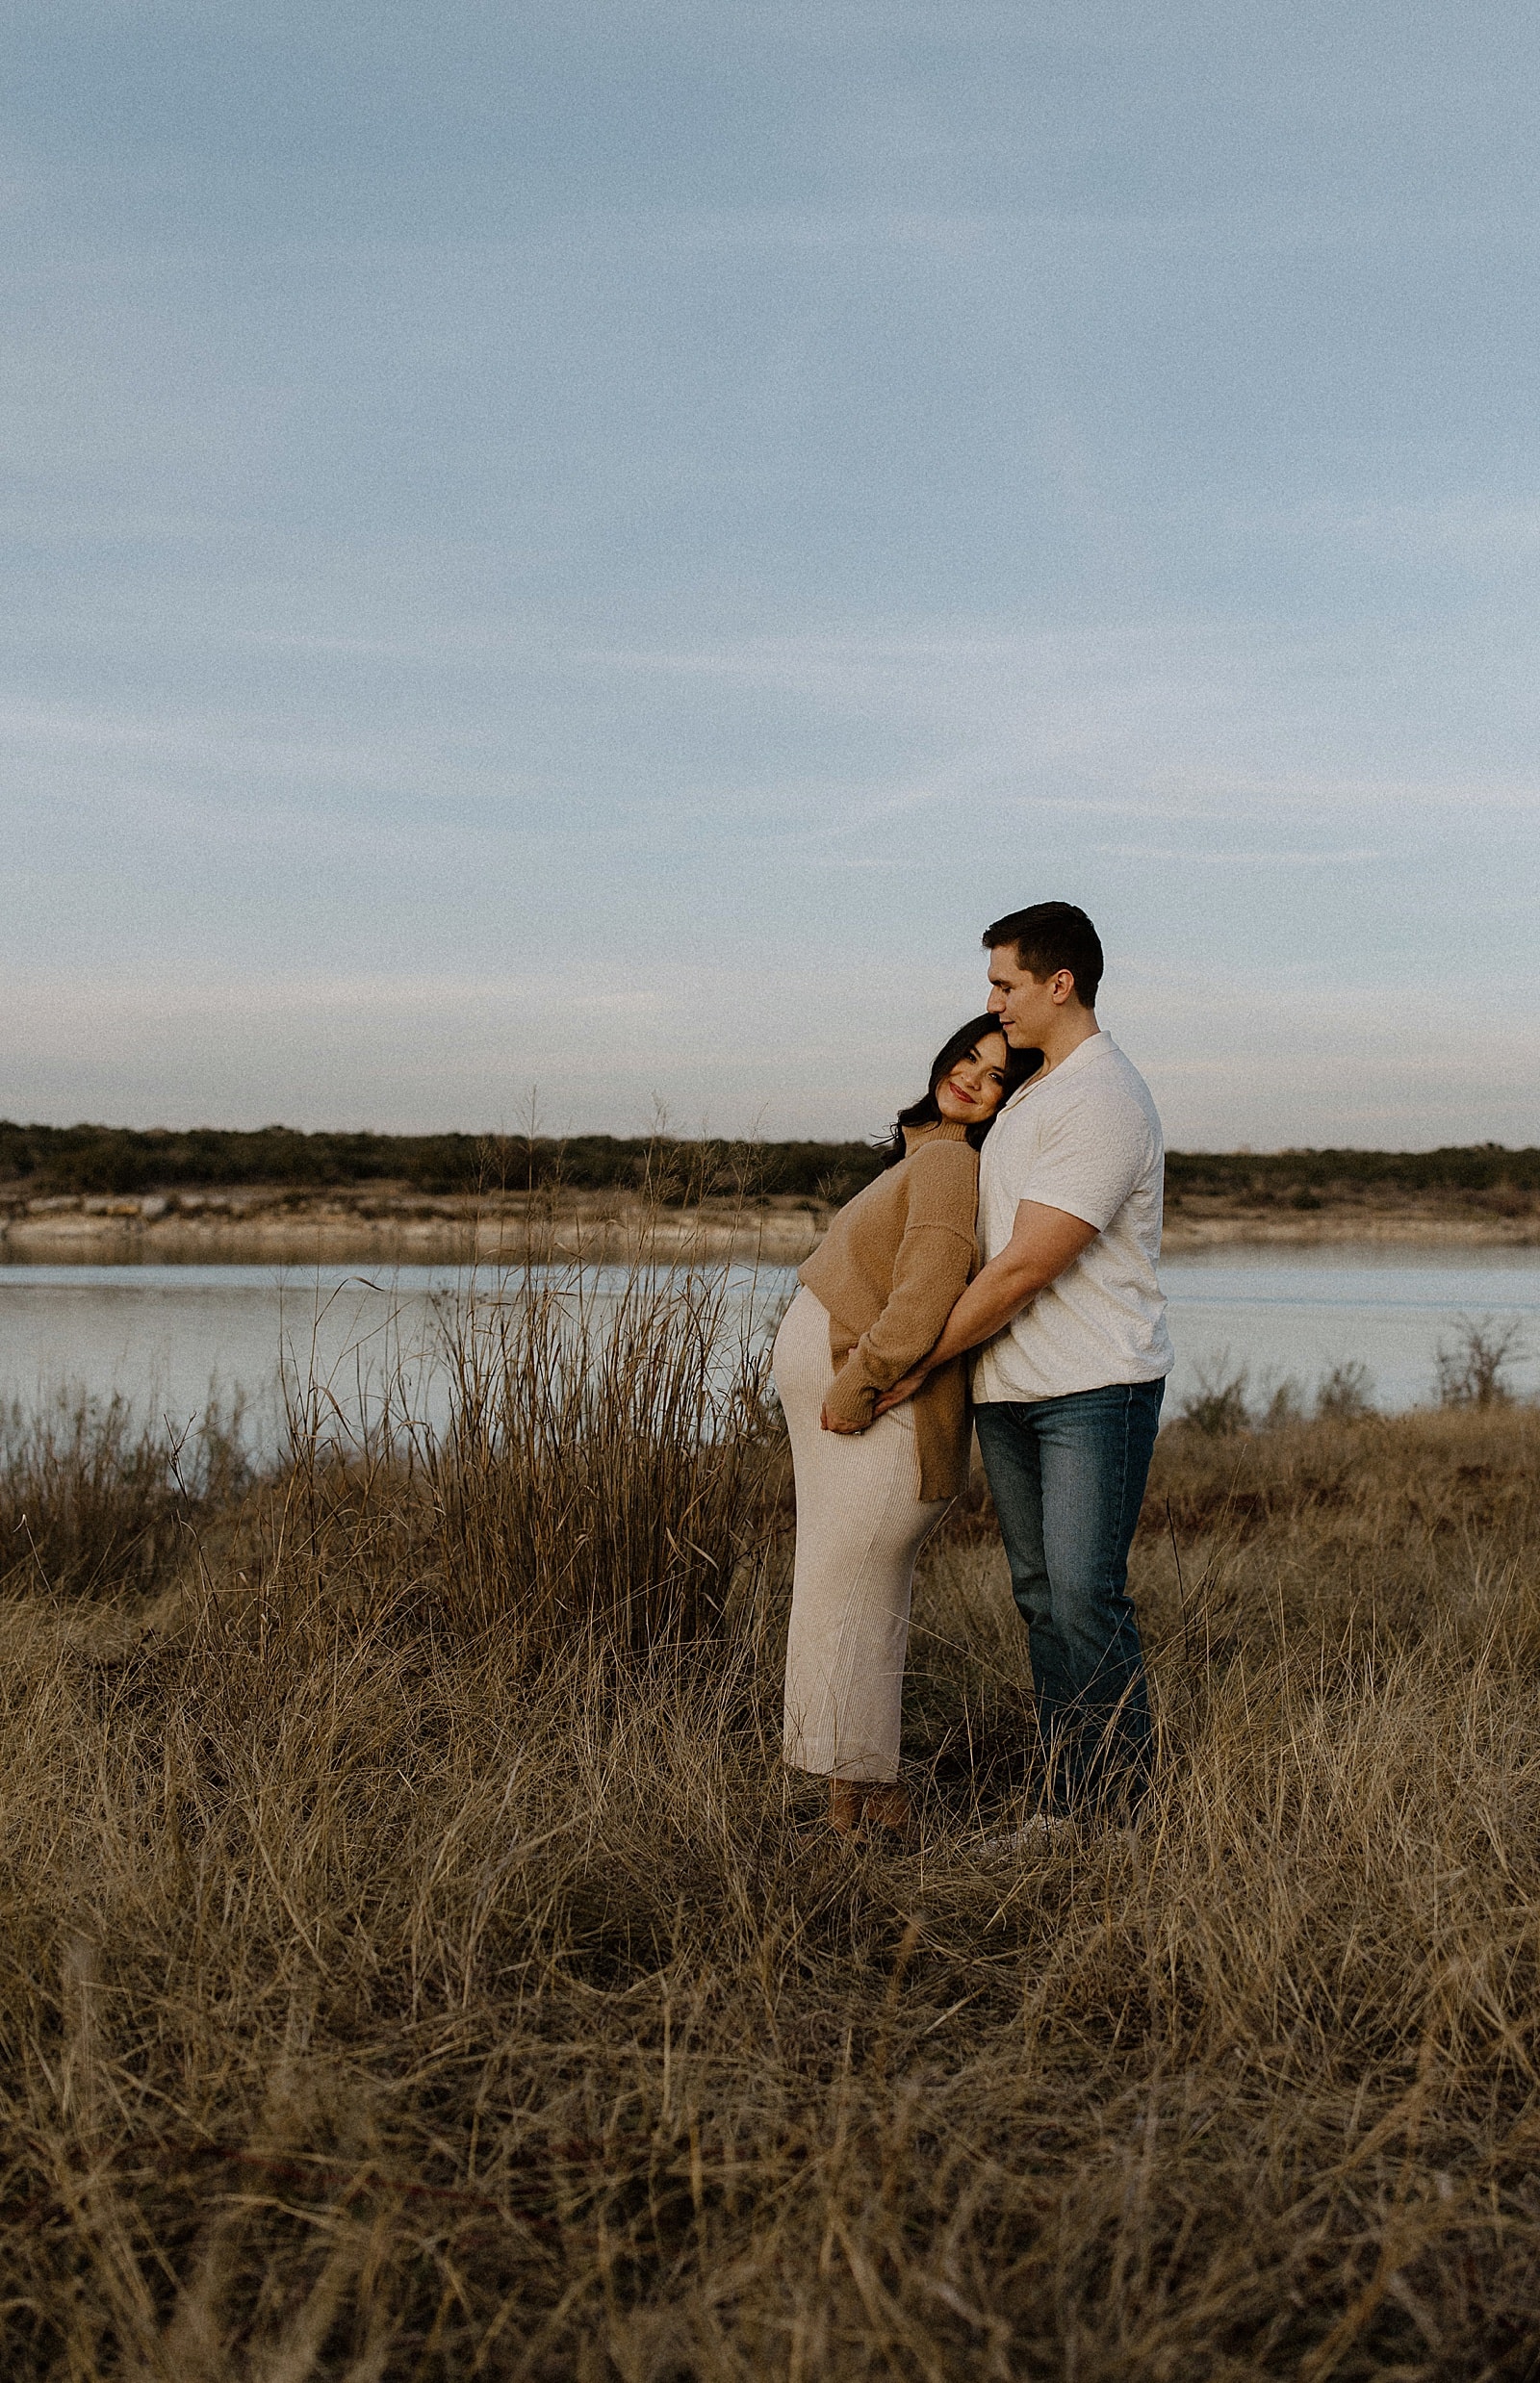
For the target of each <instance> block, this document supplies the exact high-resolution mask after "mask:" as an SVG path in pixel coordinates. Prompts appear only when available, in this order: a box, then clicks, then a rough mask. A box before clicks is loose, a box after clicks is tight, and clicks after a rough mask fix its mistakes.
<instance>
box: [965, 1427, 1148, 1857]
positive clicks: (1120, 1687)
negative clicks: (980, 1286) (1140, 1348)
mask: <svg viewBox="0 0 1540 2383" xmlns="http://www.w3.org/2000/svg"><path fill="white" fill-rule="evenodd" d="M1165 1388H1166V1385H1165V1383H1164V1382H1114V1383H1111V1384H1109V1386H1108V1387H1107V1388H1106V1389H1105V1390H1081V1391H1076V1392H1075V1393H1074V1394H1073V1395H1072V1396H1069V1397H1066V1398H1033V1399H1026V1400H1023V1401H1021V1402H1019V1403H1017V1402H1016V1401H1014V1400H1012V1401H1010V1402H1007V1401H1004V1400H1000V1401H991V1403H990V1404H988V1405H987V1406H978V1407H975V1408H974V1410H973V1420H974V1422H975V1423H976V1424H977V1426H978V1433H979V1447H980V1448H981V1449H982V1450H983V1452H984V1469H985V1472H986V1473H988V1476H989V1488H990V1491H991V1492H992V1494H993V1497H994V1507H995V1512H996V1514H997V1515H998V1516H999V1518H1000V1532H1001V1536H1002V1537H1003V1538H1004V1540H1005V1550H1006V1554H1007V1556H1008V1557H1009V1558H1010V1563H1011V1586H1012V1588H1013V1590H1014V1593H1015V1601H1016V1605H1017V1607H1018V1609H1019V1611H1020V1614H1021V1617H1022V1619H1023V1621H1024V1622H1025V1623H1026V1625H1027V1627H1028V1630H1029V1631H1030V1632H1031V1640H1032V1678H1033V1684H1034V1686H1035V1687H1036V1689H1037V1696H1038V1731H1039V1736H1040V1741H1041V1745H1042V1751H1043V1758H1044V1762H1045V1765H1046V1799H1045V1802H1046V1808H1047V1809H1048V1810H1049V1811H1052V1812H1071V1811H1074V1810H1076V1809H1084V1808H1085V1807H1086V1806H1092V1807H1094V1806H1100V1805H1105V1804H1125V1805H1134V1804H1137V1803H1138V1801H1139V1799H1140V1797H1141V1796H1142V1794H1143V1792H1144V1789H1145V1788H1146V1787H1147V1786H1148V1784H1149V1777H1150V1751H1151V1750H1150V1722H1149V1699H1148V1696H1147V1694H1146V1691H1145V1686H1144V1652H1143V1649H1142V1646H1141V1645H1140V1640H1139V1622H1138V1619H1137V1617H1136V1616H1135V1612H1134V1605H1133V1600H1132V1599H1131V1598H1130V1597H1129V1595H1128V1591H1127V1581H1128V1549H1129V1543H1130V1542H1131V1540H1132V1539H1133V1536H1134V1526H1135V1525H1136V1524H1137V1523H1138V1521H1139V1509H1140V1502H1141V1500H1142V1498H1143V1495H1144V1481H1145V1477H1146V1475H1147V1474H1148V1473H1149V1460H1150V1455H1151V1452H1152V1451H1153V1449H1154V1447H1155V1432H1156V1428H1157V1426H1158V1424H1159V1422H1160V1414H1161V1396H1162V1393H1163V1392H1164V1390H1165Z"/></svg>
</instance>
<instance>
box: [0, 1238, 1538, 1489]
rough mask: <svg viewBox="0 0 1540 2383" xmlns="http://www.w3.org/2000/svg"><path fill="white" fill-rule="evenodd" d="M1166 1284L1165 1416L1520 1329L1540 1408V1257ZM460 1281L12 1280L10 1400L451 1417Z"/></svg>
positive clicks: (403, 1274) (266, 1413)
mask: <svg viewBox="0 0 1540 2383" xmlns="http://www.w3.org/2000/svg"><path fill="white" fill-rule="evenodd" d="M1162 1272H1163V1276H1164V1280H1165V1283H1166V1288H1167V1292H1168V1296H1169V1299H1170V1303H1171V1335H1172V1339H1173V1340H1174V1342H1175V1344H1176V1350H1177V1371H1176V1373H1175V1375H1174V1377H1173V1379H1172V1383H1171V1386H1170V1389H1169V1391H1168V1397H1167V1413H1168V1415H1169V1414H1170V1413H1172V1412H1173V1411H1174V1409H1175V1407H1176V1406H1177V1405H1178V1404H1179V1403H1180V1401H1181V1400H1182V1398H1183V1397H1185V1396H1187V1395H1188V1394H1189V1393H1190V1392H1191V1391H1192V1390H1193V1388H1194V1387H1195V1386H1196V1385H1197V1383H1198V1381H1199V1379H1200V1377H1201V1376H1203V1375H1205V1374H1206V1375H1208V1377H1209V1378H1210V1379H1214V1378H1217V1377H1219V1376H1220V1375H1223V1374H1228V1373H1233V1372H1235V1371H1238V1370H1239V1369H1240V1368H1241V1367H1243V1366H1244V1367H1245V1369H1246V1371H1247V1373H1248V1376H1249V1380H1250V1384H1251V1389H1252V1393H1253V1395H1256V1394H1257V1393H1261V1394H1263V1395H1264V1396H1265V1395H1266V1394H1267V1392H1268V1391H1269V1390H1270V1389H1271V1388H1273V1387H1275V1386H1276V1385H1277V1384H1279V1383H1280V1382H1282V1381H1284V1380H1285V1379H1291V1380H1293V1381H1295V1382H1296V1383H1297V1384H1298V1386H1299V1388H1300V1389H1301V1391H1302V1392H1303V1393H1304V1394H1305V1395H1306V1396H1309V1394H1310V1393H1311V1392H1312V1391H1313V1390H1314V1388H1315V1386H1316V1384H1317V1383H1318V1382H1319V1381H1320V1379H1321V1378H1322V1375H1323V1374H1324V1373H1326V1372H1328V1371H1330V1369H1331V1368H1332V1367H1334V1366H1339V1365H1347V1364H1358V1365H1362V1366H1365V1367H1367V1368H1368V1370H1369V1372H1370V1373H1371V1375H1372V1376H1373V1396H1374V1398H1375V1401H1376V1403H1377V1404H1378V1405H1380V1406H1382V1407H1385V1408H1387V1409H1391V1408H1399V1407H1407V1406H1413V1405H1416V1404H1419V1403H1420V1402H1423V1401H1424V1400H1427V1399H1430V1398H1431V1397H1432V1396H1434V1395H1435V1384H1436V1372H1435V1366H1436V1357H1437V1351H1438V1348H1439V1345H1440V1343H1441V1342H1446V1343H1452V1342H1453V1341H1454V1339H1455V1338H1456V1337H1457V1335H1458V1332H1459V1330H1460V1325H1461V1320H1462V1319H1465V1318H1469V1319H1472V1320H1477V1321H1479V1320H1484V1319H1491V1320H1493V1321H1494V1322H1495V1323H1496V1325H1497V1326H1498V1327H1499V1328H1500V1329H1501V1328H1503V1327H1506V1326H1509V1325H1512V1326H1514V1327H1516V1328H1517V1331H1518V1333H1519V1335H1520V1340H1521V1344H1522V1349H1523V1352H1524V1353H1523V1354H1522V1356H1521V1357H1520V1358H1519V1360H1518V1361H1517V1362H1516V1363H1514V1364H1513V1366H1512V1367H1511V1370H1510V1374H1509V1379H1510V1381H1511V1384H1512V1387H1513V1388H1514V1389H1515V1390H1516V1391H1518V1392H1519V1393H1520V1394H1521V1395H1524V1396H1535V1395H1536V1394H1540V1250H1533V1251H1530V1250H1511V1249H1494V1250H1487V1251H1484V1250H1469V1249H1462V1250H1459V1251H1437V1250H1429V1251H1423V1250H1404V1249H1402V1250H1382V1249H1372V1248H1351V1247H1334V1248H1323V1249H1319V1250H1311V1249H1299V1250H1289V1251H1287V1252H1280V1251H1277V1250H1272V1249H1242V1248H1229V1249H1224V1250H1219V1251H1214V1252H1212V1253H1208V1254H1204V1255H1201V1256H1186V1257H1180V1258H1171V1259H1168V1261H1167V1262H1166V1264H1165V1266H1164V1268H1163V1269H1162ZM735 1282H736V1289H737V1292H738V1295H739V1296H740V1297H743V1298H748V1297H751V1296H755V1297H757V1298H758V1299H760V1300H762V1301H763V1302H764V1303H765V1307H766V1310H767V1312H768V1311H769V1309H771V1308H772V1307H774V1306H775V1305H776V1304H778V1303H779V1300H780V1299H781V1298H782V1297H783V1296H784V1295H785V1293H786V1291H787V1289H788V1288H789V1285H790V1282H791V1276H790V1275H789V1274H782V1273H772V1274H764V1273H761V1274H760V1275H759V1276H758V1277H757V1282H756V1280H755V1278H753V1277H752V1276H751V1275H750V1274H749V1272H748V1269H746V1268H744V1269H737V1270H736V1272H735ZM465 1283H466V1277H465V1275H464V1274H463V1273H461V1272H459V1271H457V1270H456V1269H455V1268H449V1267H421V1266H419V1267H399V1268H396V1269H394V1271H393V1270H390V1269H372V1270H368V1271H365V1270H362V1269H360V1268H347V1267H327V1268H321V1269H319V1270H318V1269H316V1268H309V1269H305V1270H300V1269H292V1270H289V1271H287V1272H285V1271H281V1270H280V1269H278V1268H273V1267H270V1266H0V1400H3V1401H4V1402H5V1403H6V1404H7V1405H9V1404H10V1403H11V1402H12V1401H13V1400H19V1401H20V1402H21V1403H22V1405H24V1406H27V1407H31V1406H34V1405H36V1404H38V1403H39V1401H41V1400H43V1399H46V1398H48V1397H50V1396H52V1395H54V1394H55V1393H56V1392H58V1391H59V1390H60V1389H63V1388H66V1387H67V1388H70V1389H81V1390H85V1391H87V1392H89V1393H91V1394H94V1395H96V1396H105V1395H106V1394H108V1393H110V1392H113V1391H115V1390H116V1391H119V1392H121V1393H123V1394H124V1395H125V1396H127V1397H128V1398H129V1399H130V1400H132V1401H133V1403H134V1404H135V1405H136V1406H137V1407H138V1408H140V1409H141V1411H143V1412H146V1413H150V1414H158V1415H164V1416H166V1417H167V1418H169V1419H171V1420H172V1421H173V1422H177V1423H182V1422H186V1421H188V1420H189V1419H190V1418H191V1417H192V1416H194V1415H196V1414H198V1413H200V1412H201V1410H202V1408H203V1406H204V1405H205V1403H206V1401H207V1399H208V1396H209V1394H210V1390H211V1387H212V1388H215V1389H218V1390H219V1391H221V1392H222V1393H223V1394H224V1395H225V1396H229V1395H230V1394H232V1393H235V1392H238V1391H239V1392H240V1393H241V1394H242V1395H243V1396H244V1401H245V1406H246V1414H247V1424H246V1429H247V1435H248V1437H249V1439H250V1440H251V1442H252V1444H253V1446H254V1447H255V1448H257V1449H258V1450H259V1451H263V1452H267V1451H270V1450H271V1449H272V1448H274V1447H275V1446H276V1445H277V1443H278V1439H279V1436H280V1431H281V1418H282V1404H281V1399H280V1396H279V1392H278V1380H279V1361H280V1352H282V1353H283V1355H284V1357H285V1358H286V1360H287V1362H288V1364H289V1366H290V1368H291V1370H292V1371H295V1370H296V1371H298V1373H299V1375H300V1376H301V1377H302V1378H303V1377H308V1376H309V1375H310V1374H311V1372H312V1371H315V1372H317V1373H318V1374H319V1375H320V1376H321V1377H322V1378H323V1379H325V1380H326V1381H327V1382H328V1383H329V1384H330V1385H331V1388H332V1390H333V1392H334V1394H335V1396H337V1398H338V1400H339V1403H340V1404H341V1405H342V1406H343V1408H344V1410H345V1411H348V1410H350V1409H351V1408H352V1407H353V1406H354V1404H355V1401H356V1399H357V1396H358V1395H359V1390H360V1387H361V1386H365V1385H368V1384H370V1383H377V1382H378V1380H379V1379H380V1378H381V1376H382V1375H383V1373H384V1372H385V1371H387V1370H391V1369H396V1368H399V1369H400V1370H401V1371H404V1373H405V1374H406V1376H407V1378H408V1379H411V1380H415V1381H416V1382H418V1383H419V1385H420V1386H421V1387H422V1398H423V1403H424V1405H425V1406H426V1407H427V1408H428V1409H429V1410H431V1409H432V1408H434V1407H436V1406H437V1405H438V1404H439V1400H438V1399H437V1397H435V1396H433V1394H432V1391H431V1386H430V1384H429V1382H428V1376H429V1375H430V1373H431V1363H430V1358H429V1352H430V1351H431V1349H432V1348H433V1346H434V1345H435V1336H436V1332H437V1330H438V1328H439V1324H440V1321H441V1320H442V1318H443V1316H444V1314H445V1312H446V1308H447V1307H452V1305H453V1303H454V1301H455V1299H456V1297H457V1296H458V1295H460V1294H463V1291H464V1288H465ZM490 1285H491V1277H490V1276H488V1277H486V1278H485V1280H484V1281H483V1285H482V1287H483V1288H489V1287H490Z"/></svg>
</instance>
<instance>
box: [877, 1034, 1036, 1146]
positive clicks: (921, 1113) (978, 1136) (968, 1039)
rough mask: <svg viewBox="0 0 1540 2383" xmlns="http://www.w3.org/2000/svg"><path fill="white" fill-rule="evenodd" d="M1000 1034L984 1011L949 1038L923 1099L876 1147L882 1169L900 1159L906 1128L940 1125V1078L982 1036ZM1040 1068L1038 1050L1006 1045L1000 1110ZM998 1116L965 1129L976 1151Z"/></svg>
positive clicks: (934, 1064)
mask: <svg viewBox="0 0 1540 2383" xmlns="http://www.w3.org/2000/svg"><path fill="white" fill-rule="evenodd" d="M1002 1032H1003V1029H1002V1027H1001V1024H1000V1021H999V1019H998V1018H997V1017H990V1016H989V1014H988V1012H986V1013H985V1014H984V1016H983V1017H970V1018H969V1020H968V1022H967V1024H966V1025H965V1026H960V1027H959V1028H958V1030H957V1033H956V1034H955V1035H948V1037H947V1038H946V1040H945V1041H944V1042H943V1043H942V1045H941V1047H940V1049H939V1050H938V1051H937V1054H936V1057H935V1058H934V1059H933V1060H932V1062H931V1081H930V1083H929V1085H928V1086H927V1088H926V1092H925V1097H924V1099H923V1100H914V1101H911V1103H910V1105H909V1107H908V1108H907V1109H901V1110H900V1111H899V1113H898V1115H897V1116H896V1117H895V1118H894V1119H893V1130H892V1133H891V1135H890V1136H889V1137H888V1139H887V1140H886V1141H880V1142H879V1143H878V1145H877V1147H878V1149H879V1150H880V1151H881V1152H882V1157H883V1165H884V1166H897V1165H898V1162H899V1160H900V1159H901V1158H902V1157H903V1155H904V1128H905V1126H906V1125H939V1123H940V1122H941V1112H940V1110H939V1109H938V1108H937V1103H936V1088H937V1085H938V1084H939V1083H940V1082H941V1079H942V1078H943V1076H949V1075H950V1074H951V1072H952V1070H953V1068H954V1067H955V1066H956V1065H957V1063H958V1061H959V1060H960V1059H966V1057H967V1055H968V1053H969V1052H970V1051H971V1050H972V1048H973V1046H974V1044H975V1043H976V1042H977V1041H978V1040H979V1039H980V1038H981V1037H982V1036H984V1035H998V1034H1001V1033H1002ZM1041 1065H1042V1053H1041V1052H1040V1051H1013V1050H1012V1048H1011V1046H1010V1044H1009V1043H1007V1044H1006V1060H1005V1090H1004V1091H1003V1092H1002V1093H1001V1095H1000V1108H1001V1109H1003V1108H1004V1107H1005V1104H1006V1102H1007V1101H1008V1100H1009V1099H1010V1097H1011V1095H1012V1093H1013V1092H1016V1091H1019V1090H1020V1089H1021V1087H1022V1085H1024V1084H1025V1083H1026V1080H1027V1078H1028V1077H1029V1076H1035V1075H1036V1074H1037V1072H1038V1070H1039V1068H1040V1066H1041ZM999 1114H1000V1110H999V1109H997V1110H996V1111H995V1113H994V1116H993V1117H981V1118H980V1119H979V1122H978V1124H977V1125H970V1126H969V1127H968V1129H967V1134H966V1137H965V1139H966V1140H968V1141H969V1142H971V1143H972V1145H973V1148H974V1149H975V1150H977V1149H978V1147H979V1145H980V1143H981V1142H982V1141H983V1140H984V1138H985V1136H986V1134H988V1130H989V1128H990V1126H991V1125H992V1124H993V1123H994V1117H997V1116H998V1115H999Z"/></svg>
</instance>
